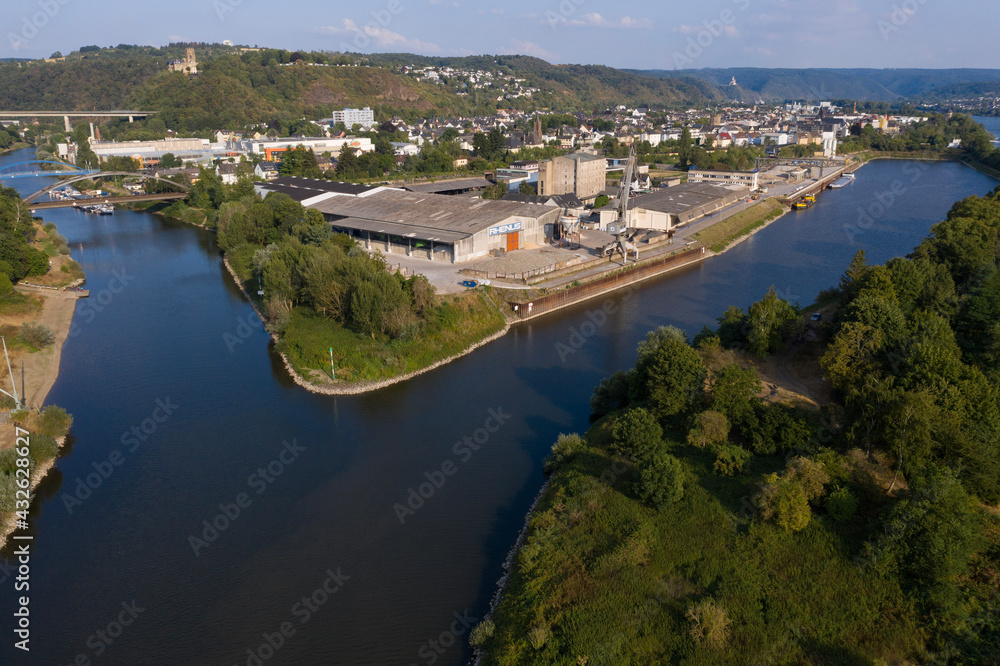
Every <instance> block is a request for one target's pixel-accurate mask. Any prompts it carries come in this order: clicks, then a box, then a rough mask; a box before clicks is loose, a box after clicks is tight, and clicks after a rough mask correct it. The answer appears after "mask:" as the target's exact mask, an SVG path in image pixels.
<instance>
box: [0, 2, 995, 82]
mask: <svg viewBox="0 0 1000 666" xmlns="http://www.w3.org/2000/svg"><path fill="white" fill-rule="evenodd" d="M4 6H5V11H4V18H5V20H4V24H5V25H4V37H3V39H2V41H0V57H29V58H38V57H48V56H49V55H50V54H51V53H53V52H54V51H63V52H69V51H71V50H74V49H76V48H79V47H80V46H82V45H86V44H98V45H101V46H110V45H115V44H119V43H122V42H125V43H138V44H154V45H163V44H167V43H169V42H171V41H199V42H221V41H222V40H225V39H230V40H233V41H234V42H236V43H244V44H250V45H261V46H273V47H278V48H286V49H308V50H332V51H336V50H343V49H345V48H346V49H351V50H355V51H362V52H400V51H406V52H413V53H422V54H428V55H443V56H458V55H470V54H482V53H489V54H502V53H521V54H527V55H534V56H538V57H541V58H544V59H546V60H548V61H550V62H555V63H584V64H604V65H611V66H614V67H630V68H640V69H678V68H692V67H693V68H697V67H750V66H753V67H877V68H882V67H900V68H902V67H929V68H942V67H986V68H1000V49H998V48H997V47H996V30H997V26H998V25H1000V3H998V2H997V1H996V0H962V1H961V2H945V0H866V1H865V2H861V1H860V0H708V1H707V2H691V1H690V0H684V1H674V0H670V1H662V2H645V3H635V2H630V3H624V2H612V1H608V0H531V1H528V0H508V2H506V3H482V2H467V1H464V0H355V1H354V2H350V3H340V2H337V3H332V2H329V1H326V2H324V1H321V0H286V1H285V2H277V3H276V2H264V1H262V0H172V1H171V2H156V3H146V2H138V1H136V0H128V1H126V0H99V1H98V0H5V2H4Z"/></svg>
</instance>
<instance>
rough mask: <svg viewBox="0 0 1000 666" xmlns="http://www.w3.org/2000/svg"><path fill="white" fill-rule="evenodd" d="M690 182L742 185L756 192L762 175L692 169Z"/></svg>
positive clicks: (748, 172) (689, 173)
mask: <svg viewBox="0 0 1000 666" xmlns="http://www.w3.org/2000/svg"><path fill="white" fill-rule="evenodd" d="M688 182H690V183H708V184H710V185H742V186H743V187H749V188H750V189H751V190H756V189H758V188H759V187H760V173H759V172H758V171H757V170H756V169H754V170H753V171H723V170H716V169H691V170H690V171H688Z"/></svg>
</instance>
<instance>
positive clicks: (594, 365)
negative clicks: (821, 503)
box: [0, 151, 996, 665]
mask: <svg viewBox="0 0 1000 666" xmlns="http://www.w3.org/2000/svg"><path fill="white" fill-rule="evenodd" d="M29 157H30V154H28V152H27V151H22V152H20V153H16V154H12V155H7V156H5V157H3V158H2V159H0V164H8V163H11V162H16V161H19V160H23V159H28V158H29ZM12 182H13V183H14V184H15V185H16V187H18V189H19V190H21V191H22V192H23V193H28V192H31V191H34V190H36V189H38V188H39V187H40V186H41V182H40V179H33V180H15V181H12ZM894 185H895V190H896V194H891V192H892V191H893V189H894ZM995 185H996V182H995V181H993V180H992V179H990V178H987V177H986V176H984V175H982V174H979V173H977V172H975V171H972V170H971V169H968V168H966V167H963V166H960V165H958V164H953V163H926V164H920V165H917V164H914V163H907V162H896V161H886V162H875V163H872V164H870V165H868V166H866V167H864V168H863V169H862V170H861V171H859V172H858V179H857V181H856V182H855V183H854V184H852V185H851V186H849V187H848V188H845V189H842V190H839V191H836V192H827V193H824V194H823V195H822V196H821V197H820V199H819V202H818V203H817V205H816V206H815V207H813V208H812V209H810V210H808V211H803V212H798V213H794V214H790V215H787V216H785V217H784V218H782V219H781V220H779V221H778V222H776V223H775V224H773V225H772V226H770V227H768V228H767V229H765V230H763V231H761V232H760V233H758V234H757V235H755V236H753V237H752V238H751V239H749V240H747V241H746V242H744V243H743V244H741V245H739V246H738V247H736V248H735V249H733V250H732V251H730V252H729V253H727V254H725V255H723V256H721V257H718V258H715V259H712V260H710V261H708V262H706V263H704V264H702V265H699V266H696V267H692V268H689V269H686V270H684V271H683V272H681V273H676V274H672V275H669V276H666V277H663V278H661V279H658V280H656V281H651V282H648V283H645V284H644V285H643V286H642V288H641V289H640V290H639V291H637V292H636V293H635V294H633V295H632V296H631V297H629V298H625V297H624V296H621V295H619V296H616V297H614V299H615V300H616V301H617V302H618V303H619V304H620V308H619V309H618V310H617V311H616V312H615V313H614V314H613V315H611V316H610V317H608V320H607V323H605V324H604V325H602V326H599V327H597V329H596V332H595V333H594V335H592V336H591V337H590V338H589V339H588V341H587V342H586V343H585V344H584V345H583V346H582V347H580V348H579V350H578V351H577V352H576V353H574V354H570V355H566V356H565V358H560V355H559V353H558V352H557V345H559V344H560V343H563V344H570V343H571V338H572V336H573V331H574V330H576V329H579V327H580V326H581V325H582V324H584V323H585V322H587V321H589V320H588V312H593V311H595V309H596V308H597V307H598V305H599V303H598V304H593V303H592V304H583V305H580V306H578V307H575V308H572V309H567V310H564V311H561V312H559V313H557V314H555V315H553V316H551V317H549V318H543V319H541V320H538V321H534V322H531V323H529V324H527V325H522V326H519V327H516V328H514V329H513V330H512V331H511V332H510V334H509V335H507V336H506V337H504V338H503V339H501V340H499V341H497V342H495V343H493V344H490V345H488V346H486V347H484V348H482V349H480V350H478V351H476V352H475V353H473V354H470V355H469V356H466V357H464V358H462V359H460V360H458V361H456V362H454V363H452V364H450V365H448V366H446V367H443V368H441V369H439V370H435V371H434V372H431V373H428V374H426V375H423V376H421V377H418V378H416V379H414V380H412V381H409V382H406V383H404V384H401V385H397V386H395V387H392V388H389V389H386V390H383V391H380V392H377V393H374V394H370V395H365V396H359V397H351V398H333V397H325V396H317V395H313V394H310V393H307V392H306V391H304V390H302V389H300V388H298V387H296V386H295V385H294V384H293V383H292V382H291V380H290V379H289V377H288V376H287V375H286V374H285V371H284V370H283V368H282V366H281V364H280V362H279V359H278V358H277V357H276V356H275V355H274V354H273V353H272V352H270V351H269V340H268V337H267V336H266V335H265V334H264V333H263V332H261V331H260V329H259V328H252V327H249V326H247V325H246V324H245V323H244V324H241V322H247V321H251V322H253V321H255V318H254V315H253V312H252V310H251V309H250V307H249V306H248V305H247V303H246V302H245V301H244V299H243V298H242V296H241V294H240V292H239V291H238V290H237V288H236V286H235V285H234V284H233V281H232V280H231V279H230V278H229V276H228V275H227V274H226V272H225V270H224V268H223V266H222V264H221V260H220V257H219V254H218V248H217V246H216V242H215V238H214V236H213V234H211V233H208V232H205V231H203V230H200V229H195V228H191V227H186V226H184V225H181V224H179V223H174V222H170V221H165V220H162V219H160V218H157V217H155V216H151V215H148V214H144V213H134V212H129V211H123V210H119V211H118V212H117V213H116V214H115V215H113V216H108V217H96V216H92V215H86V214H84V213H81V212H78V211H75V210H58V211H49V212H47V213H46V214H45V219H46V220H50V221H52V222H55V223H56V224H57V225H58V227H59V230H60V232H61V233H62V234H64V235H65V236H66V237H67V238H68V239H69V243H70V246H71V248H72V255H73V257H74V258H75V259H77V260H78V261H79V262H80V263H81V264H82V265H83V268H84V270H85V271H86V273H87V275H88V280H89V282H88V287H89V288H90V289H91V293H92V297H91V299H89V301H82V302H81V303H80V304H79V305H78V306H77V312H76V316H75V320H74V324H75V331H76V333H75V335H73V336H72V337H70V339H69V340H68V341H67V344H66V347H65V350H64V353H63V361H62V371H61V374H60V376H59V380H58V382H57V383H56V385H55V387H54V388H53V390H52V392H51V394H50V395H49V402H51V403H56V404H59V405H61V406H63V407H65V408H66V409H68V410H69V411H70V412H71V413H73V414H74V416H75V417H76V421H75V424H74V427H73V432H72V441H71V443H70V446H69V447H67V450H66V451H65V452H64V455H63V456H62V458H61V459H60V460H59V462H58V464H57V466H56V468H55V469H54V470H53V472H52V473H51V475H50V476H49V477H48V479H47V480H46V481H45V482H44V483H43V485H42V486H41V487H40V490H39V497H38V499H37V500H36V501H35V504H34V506H33V508H32V512H31V525H32V531H33V534H34V537H35V540H34V542H33V543H32V546H31V548H32V555H31V562H30V566H31V574H30V576H31V580H30V585H31V589H30V608H31V630H32V633H31V655H30V659H25V658H22V657H25V656H26V655H22V654H21V653H20V652H18V651H17V650H15V649H14V648H13V647H12V643H13V639H12V638H11V633H10V630H9V626H10V622H11V613H13V611H14V601H13V600H14V597H15V596H16V595H15V593H14V590H13V587H12V586H13V580H12V579H11V577H9V576H7V577H4V575H3V574H2V573H0V578H4V580H3V581H2V582H0V591H2V593H0V613H2V615H3V617H4V618H6V619H4V620H3V621H2V623H0V626H2V627H3V632H2V635H3V637H4V638H3V639H2V644H0V663H5V664H12V663H37V664H56V663H58V664H65V663H72V662H73V660H74V659H75V658H76V655H79V654H84V655H86V656H87V657H88V658H89V659H90V660H91V661H92V663H101V664H129V665H135V664H245V663H247V650H248V649H251V648H252V649H254V650H258V648H260V646H261V645H262V644H264V645H265V648H264V649H262V650H258V652H259V653H261V654H263V655H265V656H266V655H268V654H270V651H271V650H272V648H269V647H266V643H265V641H266V640H267V638H266V637H265V634H266V635H269V636H270V640H271V642H272V643H273V644H275V645H280V647H279V648H278V649H277V650H276V652H275V653H274V656H273V657H271V658H270V659H269V660H268V661H267V662H266V663H268V664H425V663H432V661H431V657H435V660H434V661H433V663H436V664H459V663H461V662H463V661H464V660H465V659H466V658H467V657H468V651H467V649H466V648H465V644H466V641H465V634H466V629H465V627H464V626H463V623H462V622H459V621H457V620H456V617H462V615H463V614H464V613H468V615H470V616H473V617H476V618H478V617H482V615H483V613H484V612H485V611H486V609H487V607H488V604H489V600H490V597H491V596H492V594H493V592H494V589H495V583H496V581H497V579H498V578H499V577H500V575H501V573H502V571H501V563H502V561H503V559H504V557H505V556H506V554H507V551H508V550H509V548H510V547H511V545H512V544H513V542H514V540H515V538H516V535H517V531H518V529H519V528H520V527H521V524H522V521H523V518H524V514H525V511H526V510H527V508H528V506H529V505H530V503H531V501H532V499H533V497H534V496H535V495H536V493H537V491H538V489H539V487H540V486H541V484H542V482H543V476H542V472H541V463H542V460H543V459H544V458H545V456H546V454H547V452H548V450H549V448H550V446H551V444H552V443H553V441H554V440H555V438H556V436H557V435H558V434H559V433H560V432H574V431H578V432H582V431H584V430H586V428H587V427H588V409H587V405H588V398H589V396H590V393H591V391H592V389H593V387H594V385H596V384H597V382H598V381H599V380H600V379H601V378H602V377H604V376H606V375H609V374H611V373H613V372H614V371H616V370H619V369H624V368H626V367H628V366H630V365H632V363H633V361H634V355H635V348H636V345H637V343H638V342H639V340H640V339H641V338H642V337H644V336H645V334H646V332H647V331H648V330H650V329H651V328H653V327H656V326H659V325H665V324H673V325H677V326H680V327H682V328H683V329H685V330H686V331H688V332H689V333H691V334H692V335H693V334H694V333H696V332H697V331H698V330H700V329H701V327H702V326H704V325H706V324H713V323H714V320H715V319H716V318H717V317H718V316H719V315H720V314H721V313H722V312H723V311H724V310H725V309H726V307H727V306H729V305H731V304H735V305H739V306H741V307H746V306H748V305H749V304H750V303H752V302H753V301H755V300H759V299H760V298H761V297H762V296H763V295H764V292H765V291H766V290H767V288H768V287H770V286H772V285H773V286H775V287H776V288H777V289H778V291H779V293H780V294H781V295H782V296H784V297H786V298H789V299H791V300H793V301H798V302H800V303H801V304H807V303H809V302H811V301H812V300H813V299H814V298H815V297H816V295H817V294H818V293H819V291H820V290H822V289H824V288H826V287H828V286H830V285H832V284H835V283H836V282H837V281H838V279H839V276H840V274H841V273H842V272H843V270H844V269H845V267H846V266H847V264H848V262H849V261H850V259H851V257H852V255H853V254H854V253H855V252H856V251H857V250H858V249H859V248H864V249H865V250H866V252H867V254H868V258H869V260H870V261H871V262H878V263H881V262H884V261H886V260H888V259H890V258H891V257H893V256H897V255H901V254H906V253H907V252H909V251H910V250H911V249H912V248H913V247H914V246H915V245H916V244H917V243H919V241H920V239H921V238H923V237H924V236H925V235H926V234H927V232H928V229H929V228H930V226H931V225H932V224H933V223H934V222H936V221H938V220H940V219H941V218H942V217H943V216H944V215H945V213H946V212H947V211H948V209H949V208H950V207H951V205H952V203H953V202H954V201H955V200H957V199H961V198H963V197H966V196H970V195H982V194H985V193H987V192H989V191H990V190H991V189H992V188H993V187H994V186H995ZM890 196H891V197H892V198H893V200H892V201H890V200H889V197H890ZM880 200H881V203H879V201H880ZM879 206H881V209H880V208H879ZM860 210H867V211H868V212H867V213H865V214H862V213H861V212H860ZM866 215H873V217H871V218H869V217H866ZM120 285H124V287H123V288H121V287H120ZM105 290H107V291H105ZM115 292H117V293H115ZM497 416H499V421H500V422H502V424H500V423H499V422H498V420H497V419H496V417H497ZM155 418H158V419H160V421H161V422H157V421H156V420H154V419H155ZM133 428H135V429H136V431H135V432H136V433H137V434H138V436H136V435H133V434H131V433H130V430H132V429H133ZM143 428H145V431H143ZM487 428H490V429H492V430H495V432H492V433H491V432H488V431H487ZM464 438H468V440H466V441H463V439H464ZM283 442H287V443H288V444H289V446H286V445H285V444H283ZM116 451H117V452H118V453H117V454H116V453H115V452H116ZM109 461H117V462H119V463H120V466H115V465H114V464H113V462H109ZM268 467H269V468H270V471H267V468H268ZM261 468H264V471H263V472H262V473H261V472H258V471H257V470H259V469H261ZM442 470H444V471H442ZM102 472H103V473H104V476H100V475H101V473H102ZM449 472H450V473H449ZM88 474H91V475H96V476H92V477H91V479H90V480H91V482H92V485H97V483H98V481H99V484H100V485H99V486H98V487H97V488H96V489H95V490H91V491H90V495H89V496H87V493H86V491H85V490H82V491H80V492H79V493H78V496H77V498H80V499H79V501H78V502H77V501H76V499H77V498H74V500H73V501H67V498H70V497H73V493H77V489H78V487H79V485H80V484H81V483H84V481H83V480H84V479H85V478H86V477H87V475H88ZM105 477H106V478H105ZM428 478H429V479H431V481H428ZM433 482H436V484H437V485H438V486H440V487H434V485H428V486H425V487H424V488H423V490H424V492H425V494H427V495H428V496H429V497H428V498H426V499H423V498H421V501H422V502H423V505H422V506H419V503H418V501H416V500H414V501H413V505H414V506H418V507H419V508H417V509H416V510H415V511H414V512H413V514H412V515H409V514H407V515H405V516H404V519H405V522H401V521H400V520H399V519H398V517H397V512H396V511H395V510H394V508H393V506H394V505H395V504H397V503H398V504H405V503H406V502H407V498H408V494H409V489H410V488H414V489H417V488H418V487H419V486H420V485H421V484H422V483H433ZM241 494H242V495H243V496H242V497H241ZM239 503H242V505H243V506H242V507H239V506H237V505H238V504H239ZM220 504H221V505H222V507H221V508H220ZM237 509H238V510H239V515H236V511H237ZM223 512H228V513H229V515H230V517H221V518H220V517H219V516H220V514H222V513H223ZM203 521H208V522H209V523H212V522H214V523H216V527H215V528H211V529H213V530H215V532H212V531H208V532H207V533H206V527H205V523H203ZM192 537H197V538H204V539H205V543H204V544H198V543H195V545H194V546H192V541H191V538H192ZM209 541H211V543H209ZM195 550H197V551H198V552H197V554H195V552H194V551H195ZM5 556H6V557H7V558H8V559H7V562H8V563H12V562H13V560H12V559H10V558H11V553H10V550H8V551H6V553H5ZM328 571H329V572H331V573H332V574H334V578H336V579H337V580H336V581H335V582H327V579H328V578H329V574H328V573H327V572H328ZM324 583H325V584H326V587H327V589H328V590H333V589H336V591H335V592H332V593H328V592H326V591H323V590H322V587H323V585H324ZM303 597H311V598H312V600H310V601H309V605H299V606H296V604H302V598H303ZM133 601H134V602H135V605H136V606H137V607H133V608H131V611H128V610H123V606H122V604H125V605H126V606H129V605H130V604H132V603H133ZM321 602H322V603H321ZM310 605H311V606H312V608H309V606H310ZM140 609H141V610H140ZM456 614H457V616H456ZM119 619H121V620H125V621H128V623H129V624H128V626H124V627H121V626H119V625H117V624H115V623H116V622H117V621H118V620H119ZM303 620H306V621H305V623H303ZM282 623H291V624H288V625H285V629H286V630H287V631H286V633H287V634H288V635H287V636H281V635H280V631H281V626H282ZM466 623H467V622H466ZM109 624H110V625H111V627H110V630H111V631H110V633H105V634H103V636H104V637H105V638H102V637H101V636H102V634H98V633H97V632H98V631H99V630H100V631H102V632H105V631H107V630H108V627H109ZM291 631H294V633H291ZM456 634H458V636H457V637H456ZM432 641H433V643H432ZM98 652H100V654H98ZM251 663H254V662H251Z"/></svg>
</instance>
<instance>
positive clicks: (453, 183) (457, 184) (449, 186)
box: [403, 178, 493, 194]
mask: <svg viewBox="0 0 1000 666" xmlns="http://www.w3.org/2000/svg"><path fill="white" fill-rule="evenodd" d="M492 185H493V183H491V182H490V181H488V180H486V179H485V178H458V179H455V180H439V181H437V182H436V183H420V184H417V185H406V186H404V187H403V189H406V190H409V191H410V192H423V193H426V194H436V193H438V192H455V191H458V190H474V189H478V188H481V187H491V186H492Z"/></svg>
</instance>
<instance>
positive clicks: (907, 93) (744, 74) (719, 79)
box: [634, 67, 1000, 101]
mask: <svg viewBox="0 0 1000 666" xmlns="http://www.w3.org/2000/svg"><path fill="white" fill-rule="evenodd" d="M634 73H637V74H640V75H644V76H649V77H653V78H673V77H677V76H683V77H695V78H699V79H702V80H704V81H706V82H709V83H712V84H715V85H719V86H727V84H729V82H730V81H732V79H733V77H735V78H736V82H737V83H738V84H739V86H740V87H741V88H743V89H745V90H749V91H752V92H753V93H756V94H758V95H760V96H761V97H762V98H763V99H765V100H767V101H775V100H777V101H782V100H792V99H795V100H804V99H812V100H819V99H856V100H860V101H869V100H870V101H896V100H901V99H910V98H914V97H919V96H921V95H925V94H927V93H929V92H931V91H934V90H936V89H938V88H943V87H946V86H954V85H961V84H972V83H985V82H998V81H1000V70H995V69H761V68H754V67H743V68H727V69H697V70H681V71H663V70H650V71H641V72H640V71H635V72H634ZM726 90H727V88H725V87H724V88H723V92H726Z"/></svg>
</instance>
